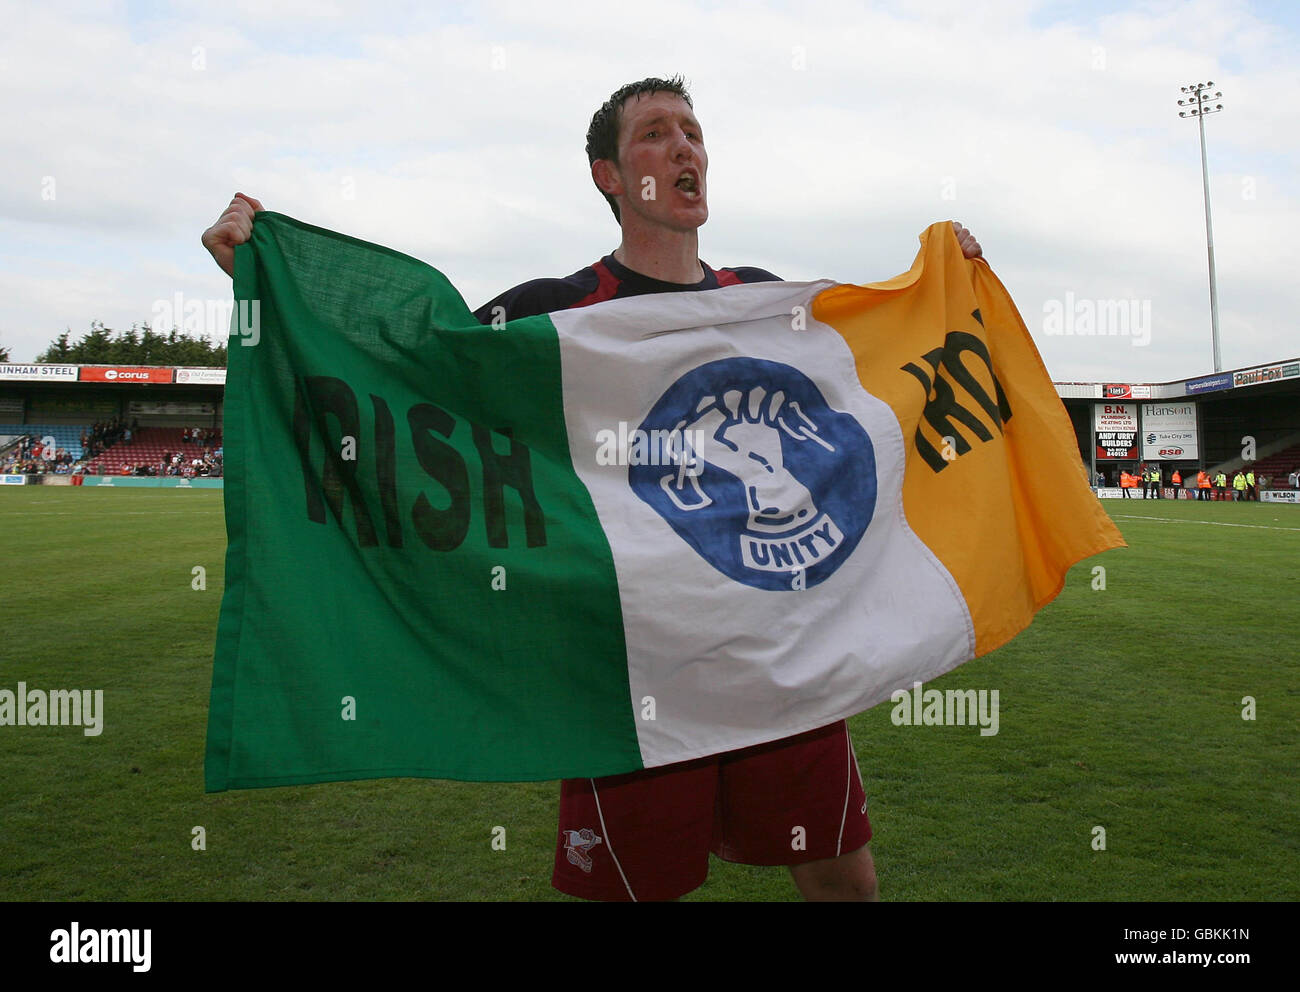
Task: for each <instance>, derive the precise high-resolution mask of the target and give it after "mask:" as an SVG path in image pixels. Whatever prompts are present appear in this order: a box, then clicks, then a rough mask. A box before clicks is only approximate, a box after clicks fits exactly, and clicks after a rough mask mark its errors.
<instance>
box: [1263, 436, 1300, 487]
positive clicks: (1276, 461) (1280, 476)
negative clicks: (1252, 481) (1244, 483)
mask: <svg viewBox="0 0 1300 992" xmlns="http://www.w3.org/2000/svg"><path fill="white" fill-rule="evenodd" d="M1297 468H1300V444H1293V445H1292V446H1291V447H1289V448H1287V449H1286V450H1285V451H1279V452H1278V453H1277V454H1275V455H1269V456H1268V457H1267V458H1261V459H1260V460H1259V461H1257V462H1255V478H1256V479H1258V478H1259V477H1260V476H1261V475H1265V476H1268V479H1269V488H1270V489H1288V488H1290V486H1289V484H1288V482H1287V476H1289V475H1290V474H1291V473H1292V472H1294V471H1295V470H1296V469H1297Z"/></svg>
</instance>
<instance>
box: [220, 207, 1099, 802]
mask: <svg viewBox="0 0 1300 992" xmlns="http://www.w3.org/2000/svg"><path fill="white" fill-rule="evenodd" d="M235 296H236V299H237V300H238V301H239V302H240V303H241V304H244V303H247V304H250V305H251V304H252V303H254V302H256V303H257V307H256V308H255V309H254V308H252V307H251V306H246V307H244V308H243V311H244V312H249V311H250V310H251V311H252V312H256V313H258V315H259V322H260V326H259V327H258V328H257V332H258V333H257V337H256V343H255V344H253V343H252V338H250V345H251V346H249V347H241V346H239V345H238V344H237V341H238V339H237V338H234V337H232V339H231V348H230V350H229V370H228V378H227V387H226V408H225V441H226V462H225V465H226V482H225V499H226V521H227V530H228V535H229V547H228V553H227V554H228V557H227V568H226V590H225V596H224V599H223V602H222V608H221V620H220V625H219V628H218V633H217V644H216V652H215V663H214V672H213V685H212V699H211V709H210V714H209V726H208V751H207V765H206V775H207V788H208V790H209V791H220V790H223V789H230V788H250V787H258V786H274V785H291V784H301V783H308V782H321V781H332V780H344V779H360V778H375V777H385V776H420V777H431V778H453V779H464V780H482V781H489V780H506V781H510V780H520V781H522V780H539V779H555V778H575V777H586V776H602V775H611V774H617V773H621V772H627V771H632V770H635V769H639V768H650V767H656V766H660V765H665V764H671V763H673V762H678V761H684V760H688V759H691V758H695V757H700V756H703V755H708V754H715V753H719V752H723V751H729V750H733V749H736V748H741V747H746V746H749V745H754V744H759V743H763V742H766V741H771V740H777V739H780V738H783V737H788V736H791V735H793V734H797V733H800V732H802V731H805V730H809V729H812V728H815V727H821V726H824V725H826V724H828V723H832V722H834V721H835V720H838V719H841V718H843V717H847V716H850V715H853V714H856V713H859V712H862V711H863V710H866V709H869V708H870V707H872V706H874V705H876V704H877V703H879V702H881V701H883V700H887V699H889V698H890V696H891V694H892V693H893V692H894V691H895V690H899V689H910V688H911V687H912V686H913V685H914V683H916V682H925V681H928V680H930V679H932V678H935V677H936V676H938V675H941V674H943V673H944V672H947V671H949V670H951V669H953V668H954V667H956V666H957V665H960V664H961V663H963V662H965V661H968V660H970V659H971V658H973V657H977V656H979V655H982V654H985V653H987V652H989V651H991V650H993V649H994V648H996V647H998V646H999V645H1001V644H1003V643H1005V642H1006V641H1008V640H1010V639H1011V638H1012V637H1014V636H1015V635H1016V634H1017V633H1018V632H1020V631H1021V630H1023V629H1024V628H1025V627H1026V626H1027V625H1028V624H1029V622H1030V620H1031V619H1032V618H1033V615H1034V613H1035V612H1036V611H1037V610H1038V609H1039V608H1041V607H1042V606H1043V605H1044V604H1045V603H1047V602H1048V601H1050V600H1051V599H1052V598H1053V597H1054V596H1055V595H1056V594H1057V593H1058V592H1059V591H1060V589H1061V587H1062V584H1063V582H1064V576H1065V573H1066V571H1067V570H1068V569H1069V567H1070V566H1071V565H1073V564H1074V563H1075V562H1077V561H1079V560H1080V559H1082V558H1084V557H1087V556H1088V555H1091V554H1095V553H1097V552H1099V551H1103V550H1106V549H1107V548H1111V547H1116V546H1119V545H1121V544H1122V543H1123V542H1122V540H1121V538H1120V536H1119V534H1118V532H1117V531H1116V529H1115V528H1114V526H1113V525H1112V524H1111V523H1110V521H1109V519H1108V518H1107V517H1106V515H1105V514H1104V512H1103V511H1102V509H1101V507H1100V504H1098V502H1097V500H1096V499H1095V497H1094V496H1093V495H1092V493H1091V491H1090V490H1089V488H1088V483H1087V479H1086V477H1085V474H1084V470H1083V467H1082V464H1081V462H1080V459H1079V454H1078V450H1077V446H1076V444H1075V441H1074V433H1073V430H1072V429H1071V426H1070V423H1069V419H1068V417H1067V415H1066V413H1065V410H1064V408H1063V407H1062V405H1061V403H1060V400H1059V399H1058V398H1057V396H1056V393H1055V391H1054V389H1053V387H1052V385H1051V382H1050V380H1049V378H1048V376H1047V373H1046V370H1045V369H1044V368H1043V365H1042V363H1041V361H1040V359H1039V357H1038V353H1037V351H1036V350H1035V348H1034V345H1033V342H1032V341H1031V339H1030V337H1029V334H1028V331H1027V330H1026V329H1025V326H1024V323H1023V322H1022V321H1021V319H1020V316H1019V314H1018V313H1017V312H1016V309H1015V307H1014V305H1013V304H1012V302H1011V299H1010V298H1009V296H1008V295H1007V292H1006V290H1005V289H1004V288H1003V286H1002V284H1001V283H1000V282H999V281H998V279H997V277H996V276H994V275H993V273H992V271H991V270H990V269H989V267H988V265H987V264H986V263H985V262H983V261H982V260H975V261H970V260H967V259H965V258H963V257H962V253H961V249H960V248H959V247H958V245H957V242H956V240H955V238H954V237H953V235H952V228H951V225H949V224H946V223H945V224H936V225H934V226H932V227H931V228H929V229H928V230H927V231H926V232H925V233H924V234H922V236H921V251H920V253H919V254H918V255H917V257H916V261H915V262H914V263H913V265H912V267H911V269H910V271H908V272H907V273H905V274H903V275H900V276H897V277H896V278H894V279H891V280H889V281H887V282H880V283H873V284H870V285H863V286H857V285H843V284H839V285H837V284H834V283H831V282H812V283H790V282H768V283H754V284H747V285H740V286H729V287H724V288H721V289H716V290H710V291H707V292H692V293H666V294H659V295H650V296H640V297H634V298H631V299H622V300H611V301H608V302H604V303H599V304H596V305H593V306H589V307H584V308H581V309H574V310H567V311H561V312H557V313H553V314H550V315H547V316H539V317H530V318H527V319H523V320H517V321H512V322H509V323H507V324H505V325H504V326H501V327H492V326H484V325H480V324H479V323H478V322H477V321H476V320H475V319H474V317H473V315H472V314H471V312H470V310H469V309H468V308H467V307H466V305H465V303H464V301H463V300H462V299H461V297H460V295H459V293H457V292H456V290H455V289H454V288H453V287H452V286H451V284H450V283H449V282H448V281H447V280H446V279H445V278H444V277H443V276H442V275H441V273H439V272H437V271H436V270H435V269H433V268H431V267H429V266H428V265H426V264H424V263H422V262H419V261H417V260H416V259H413V258H410V257H408V256H406V255H402V254H399V253H397V252H394V251H391V250H389V249H386V248H382V247H379V246H376V245H372V244H367V243H364V242H361V241H357V240H355V239H352V238H348V237H345V236H343V235H339V234H335V233H332V232H330V231H325V230H322V229H320V228H316V227H311V226H309V225H307V224H303V223H300V222H298V221H295V220H292V219H290V218H288V217H284V216H282V215H279V214H275V213H259V214H258V215H257V221H256V223H255V225H254V227H253V232H252V237H251V239H250V241H249V243H248V244H247V245H243V246H240V247H239V248H238V249H237V251H236V257H235Z"/></svg>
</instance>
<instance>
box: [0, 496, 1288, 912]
mask: <svg viewBox="0 0 1300 992" xmlns="http://www.w3.org/2000/svg"><path fill="white" fill-rule="evenodd" d="M1106 506H1107V509H1108V510H1109V511H1110V512H1111V513H1112V514H1114V515H1115V517H1116V522H1117V523H1118V524H1119V526H1120V528H1121V529H1122V530H1123V532H1124V535H1125V537H1126V538H1127V540H1128V542H1129V544H1130V548H1128V549H1127V550H1118V551H1112V552H1109V553H1107V554H1105V555H1101V556H1098V557H1097V558H1094V559H1091V560H1089V561H1087V562H1084V563H1082V564H1080V565H1079V566H1077V567H1076V568H1075V569H1074V570H1073V571H1072V572H1071V573H1070V576H1069V580H1068V582H1067V585H1066V589H1065V591H1064V592H1063V593H1062V594H1061V596H1060V597H1059V598H1058V599H1057V601H1056V602H1054V603H1053V604H1051V605H1050V606H1049V607H1048V608H1047V609H1045V610H1044V611H1043V612H1042V614H1040V616H1039V618H1038V620H1037V621H1036V622H1035V623H1034V625H1033V626H1032V627H1031V628H1030V629H1029V630H1028V631H1027V632H1025V633H1024V634H1023V635H1021V636H1020V637H1019V638H1017V639H1016V640H1015V641H1014V642H1012V643H1011V644H1009V645H1007V646H1006V647H1004V648H1003V649H1001V650H999V651H997V652H995V653H994V654H992V655H990V656H988V657H986V658H982V659H980V660H978V661H974V662H971V663H969V664H967V665H964V666H962V667H961V668H959V669H958V670H957V671H956V672H953V673H951V674H950V675H948V676H945V677H944V678H943V679H939V680H936V681H935V682H934V683H932V684H931V686H930V687H935V688H944V689H946V688H973V689H997V690H998V691H999V695H1000V700H999V701H1000V713H999V733H998V734H997V735H996V736H980V734H979V731H978V728H976V727H970V726H967V727H910V726H895V725H894V724H893V723H892V722H891V719H890V714H891V710H892V707H891V705H890V704H888V703H886V704H884V705H882V706H879V707H877V708H876V709H875V710H872V711H871V712H869V713H866V714H863V715H861V716H859V717H856V718H854V719H853V720H851V721H850V724H851V726H852V729H853V737H854V742H855V744H856V747H857V753H858V760H859V763H860V765H861V768H862V773H863V778H864V783H865V786H866V790H867V795H868V798H869V800H870V803H871V818H872V823H873V825H874V828H875V831H876V838H875V840H874V841H873V842H872V849H873V851H874V852H875V857H876V862H877V866H878V872H879V877H880V888H881V895H882V897H883V898H886V899H895V900H979V899H995V900H1003V899H1011V900H1256V899H1264V900H1295V899H1298V898H1300V840H1298V838H1297V832H1298V831H1297V824H1300V788H1297V766H1298V765H1300V761H1298V760H1297V751H1296V746H1295V734H1296V728H1297V727H1298V726H1300V689H1297V688H1296V686H1297V679H1296V668H1297V666H1296V649H1295V645H1297V644H1300V610H1297V608H1296V601H1297V594H1298V593H1300V578H1297V571H1296V565H1295V563H1296V560H1297V553H1298V552H1300V511H1297V510H1296V508H1295V507H1290V506H1274V505H1270V504H1241V505H1238V504H1229V503H1215V504H1196V503H1190V502H1188V503H1182V504H1173V503H1171V502H1168V501H1162V502H1154V501H1152V502H1138V503H1134V502H1131V501H1130V502H1128V503H1121V502H1118V501H1109V502H1108V503H1107V504H1106ZM1143 518H1155V519H1143ZM1205 522H1211V523H1213V524H1214V525H1213V526H1211V525H1207V523H1205ZM1222 524H1239V525H1249V526H1221V525H1222ZM0 533H3V534H4V540H5V544H6V552H7V553H6V556H5V564H4V567H3V568H0V605H2V608H3V616H4V627H3V629H4V635H3V636H4V640H3V644H4V646H3V648H2V649H0V688H9V689H14V688H16V685H17V683H18V682H19V681H25V682H26V683H27V684H28V685H29V686H30V687H32V688H41V687H46V688H101V689H103V690H104V694H105V702H104V707H105V718H104V732H103V734H102V735H101V736H99V737H86V736H84V735H83V734H82V732H81V730H80V729H78V728H73V727H41V728H36V727H0V899H5V900H15V899H22V900H25V899H37V900H42V899H49V900H68V899H107V900H147V899H166V900H170V899H175V900H229V899H235V900H244V899H271V900H279V899H320V900H344V899H346V900H373V899H466V900H530V901H534V900H563V899H566V898H567V897H565V896H562V895H560V894H559V893H557V892H555V891H554V890H553V889H551V887H550V884H549V881H550V870H551V859H552V854H553V850H554V843H555V823H556V810H557V806H558V787H557V785H556V784H555V783H540V784H529V785H512V784H507V785H501V784H467V783H456V782H436V781H425V780H411V779H403V780H386V781H372V782H357V783H333V784H327V785H319V786H303V787H295V788H287V789H265V790H254V791H248V792H229V793H223V794H219V795H214V796H208V795H205V794H204V793H203V746H204V735H205V731H206V720H207V702H208V689H209V678H210V675H211V661H212V657H211V650H212V642H213V636H214V633H215V630H216V619H217V612H218V608H219V605H220V597H221V585H222V576H223V565H224V553H225V531H224V525H223V519H222V503H221V494H220V493H219V492H213V491H202V490H194V491H185V490H165V491H150V490H141V489H135V490H133V489H126V490H117V491H98V490H89V489H71V488H69V489H63V488H52V487H51V488H30V489H28V488H16V487H15V488H11V489H4V490H0ZM200 565H201V566H203V567H204V568H205V569H206V572H207V575H206V581H207V589H206V591H196V590H194V589H192V588H191V583H192V581H193V577H192V570H193V569H194V567H195V566H200ZM1097 565H1101V566H1104V567H1105V569H1106V575H1105V579H1106V588H1105V589H1104V590H1095V589H1093V588H1092V586H1093V582H1094V579H1093V573H1092V569H1093V568H1094V567H1095V566H1097ZM1244 696H1252V697H1254V699H1255V700H1256V707H1257V719H1255V720H1253V721H1246V720H1243V719H1242V702H1241V700H1242V698H1243V697H1244ZM195 826H202V827H204V828H205V829H206V835H207V850H205V851H194V850H192V848H191V837H192V835H191V831H192V828H193V827H195ZM496 826H502V827H504V828H505V841H506V843H505V850H504V851H499V850H493V848H492V837H493V828H494V827H496ZM1095 827H1103V828H1104V829H1105V832H1106V849H1105V850H1104V851H1097V850H1093V846H1092V844H1093V836H1094V828H1095ZM793 898H797V893H796V890H795V888H794V885H793V884H792V882H791V881H790V879H789V876H788V874H787V873H786V872H785V871H784V870H783V869H772V868H749V867H745V866H740V865H729V864H724V863H722V862H718V861H715V862H714V864H713V868H712V870H711V873H710V877H709V880H708V882H707V883H706V884H705V885H704V886H703V887H702V888H701V889H699V890H697V891H696V892H694V893H692V894H691V895H690V896H688V897H687V899H688V900H784V899H793Z"/></svg>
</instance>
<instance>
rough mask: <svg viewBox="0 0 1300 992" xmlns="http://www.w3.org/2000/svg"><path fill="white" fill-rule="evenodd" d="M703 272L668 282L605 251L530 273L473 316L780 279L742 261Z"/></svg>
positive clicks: (487, 318) (483, 318) (515, 314)
mask: <svg viewBox="0 0 1300 992" xmlns="http://www.w3.org/2000/svg"><path fill="white" fill-rule="evenodd" d="M700 265H701V266H702V267H703V268H704V278H703V279H701V280H700V281H699V282H696V283H682V282H664V281H663V280H662V279H651V278H650V277H649V276H643V275H642V274H641V273H640V272H633V271H632V270H631V269H629V268H628V267H627V266H626V265H623V264H622V263H621V262H619V261H617V260H616V259H615V258H614V256H613V255H606V256H605V257H604V258H602V259H601V260H600V261H599V262H597V263H596V264H595V265H589V266H587V267H586V268H585V269H579V270H578V271H577V272H575V273H573V275H571V276H565V277H564V278H563V279H531V280H529V281H528V282H525V283H520V284H519V285H518V286H516V287H515V288H514V289H508V290H506V291H505V292H504V293H502V294H501V295H500V296H498V297H496V298H495V299H492V300H489V301H488V302H487V303H484V304H483V305H482V306H481V307H479V308H478V309H477V310H475V311H474V316H475V317H477V318H478V320H479V323H481V324H490V323H491V322H492V311H493V308H495V307H504V308H505V314H504V316H505V319H506V320H518V319H519V318H520V317H532V316H535V315H536V314H539V313H552V312H554V311H556V310H569V309H571V308H573V307H585V306H590V305H591V304H593V303H600V302H601V301H602V300H617V299H621V298H622V297H625V296H641V295H643V294H645V293H690V292H695V291H697V290H702V289H717V288H718V287H720V286H735V285H737V284H739V283H743V282H780V280H781V277H780V276H775V275H773V274H772V273H770V272H768V271H767V270H766V269H756V268H753V267H752V266H741V267H740V268H736V269H711V268H709V266H707V265H705V264H704V263H703V262H701V263H700Z"/></svg>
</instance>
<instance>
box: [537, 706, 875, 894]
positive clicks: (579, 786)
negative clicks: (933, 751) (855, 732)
mask: <svg viewBox="0 0 1300 992" xmlns="http://www.w3.org/2000/svg"><path fill="white" fill-rule="evenodd" d="M869 840H871V823H870V821H869V820H868V819H867V800H866V794H865V793H864V792H863V791H862V776H861V774H860V773H859V772H858V761H857V757H856V756H855V755H854V753H853V742H852V741H851V740H849V731H848V726H847V725H846V724H845V723H844V721H840V722H839V723H835V724H831V725H830V726H828V727H822V728H820V729H818V730H810V731H808V732H807V733H803V734H799V735H797V736H795V737H787V738H785V739H784V740H779V741H773V742H772V743H770V744H760V745H758V746H756V747H749V748H743V749H741V750H739V751H728V752H726V753H725V754H715V755H712V756H710V757H707V758H698V759H696V760H694V761H684V762H681V763H680V764H675V765H666V766H664V767H662V768H653V769H650V770H648V771H641V772H630V773H628V774H626V775H611V776H609V777H606V778H597V779H591V778H585V779H566V780H565V781H564V782H563V783H562V785H561V791H560V830H559V837H558V840H557V842H556V847H555V872H554V874H553V875H552V877H551V884H552V885H554V886H555V887H556V888H557V889H559V890H560V891H561V892H567V893H568V894H569V895H573V896H579V897H580V898H583V899H600V900H607V901H624V902H626V901H628V900H662V899H676V898H677V897H678V896H681V895H684V894H685V893H687V892H690V891H691V890H692V889H695V888H698V887H699V886H700V885H701V884H702V883H703V882H704V879H705V877H706V876H707V875H708V872H709V852H710V851H712V852H713V853H714V854H716V855H717V856H718V857H720V858H722V859H723V860H725V861H736V862H740V863H741V864H747V865H797V864H803V863H805V862H808V861H820V860H822V859H823V858H833V857H836V856H838V855H840V854H848V853H849V852H851V851H856V850H857V849H858V848H860V847H862V845H864V844H865V843H867V841H869Z"/></svg>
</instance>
